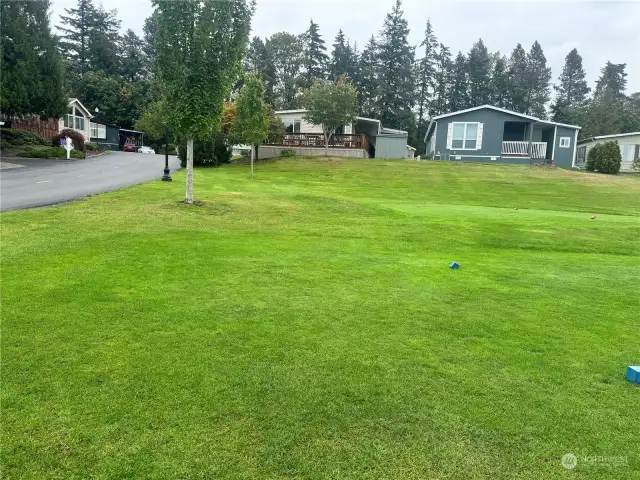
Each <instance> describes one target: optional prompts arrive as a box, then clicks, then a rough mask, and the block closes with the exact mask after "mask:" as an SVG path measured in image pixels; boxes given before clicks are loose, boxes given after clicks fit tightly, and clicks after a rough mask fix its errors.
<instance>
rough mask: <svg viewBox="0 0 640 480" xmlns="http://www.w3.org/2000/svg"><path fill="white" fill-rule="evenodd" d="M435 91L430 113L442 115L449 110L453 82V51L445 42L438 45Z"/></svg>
mask: <svg viewBox="0 0 640 480" xmlns="http://www.w3.org/2000/svg"><path fill="white" fill-rule="evenodd" d="M435 60H436V72H435V91H434V95H433V101H432V102H431V104H430V107H429V115H431V116H434V115H440V114H443V113H446V112H447V109H448V104H447V101H448V95H449V89H450V84H451V70H452V68H451V66H452V65H451V51H450V50H449V47H446V46H445V45H444V44H442V43H441V44H440V45H439V46H438V50H437V52H436V57H435Z"/></svg>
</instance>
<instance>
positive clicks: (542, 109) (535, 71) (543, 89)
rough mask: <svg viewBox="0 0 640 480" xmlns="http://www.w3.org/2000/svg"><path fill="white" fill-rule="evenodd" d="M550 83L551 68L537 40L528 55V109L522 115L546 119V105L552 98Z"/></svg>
mask: <svg viewBox="0 0 640 480" xmlns="http://www.w3.org/2000/svg"><path fill="white" fill-rule="evenodd" d="M550 81H551V68H549V67H547V59H546V57H545V56H544V53H543V52H542V47H541V46H540V44H539V43H538V41H537V40H536V41H535V42H533V45H532V46H531V51H530V52H529V54H528V55H527V76H526V86H527V95H526V106H527V108H526V110H525V111H524V112H522V113H526V114H529V115H533V116H535V117H538V118H546V116H547V109H546V105H547V103H548V102H549V100H550V98H551V93H550V87H549V82H550Z"/></svg>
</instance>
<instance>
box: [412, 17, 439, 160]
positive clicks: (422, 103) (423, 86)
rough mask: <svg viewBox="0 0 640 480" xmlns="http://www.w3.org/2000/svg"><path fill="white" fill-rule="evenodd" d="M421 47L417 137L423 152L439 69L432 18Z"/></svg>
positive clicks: (420, 150)
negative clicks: (430, 106) (427, 120)
mask: <svg viewBox="0 0 640 480" xmlns="http://www.w3.org/2000/svg"><path fill="white" fill-rule="evenodd" d="M420 48H422V49H423V56H422V58H421V59H420V60H418V61H417V62H416V73H415V77H416V80H417V82H416V94H417V108H418V117H417V119H416V123H417V137H418V151H419V153H422V152H423V151H424V139H423V137H424V130H425V128H426V116H427V114H428V110H429V108H428V107H429V103H431V102H432V101H433V97H434V93H435V89H436V69H437V55H438V39H437V38H436V36H435V34H434V33H433V27H432V26H431V19H428V20H427V26H426V27H425V31H424V39H423V40H422V43H420Z"/></svg>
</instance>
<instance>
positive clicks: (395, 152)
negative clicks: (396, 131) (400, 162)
mask: <svg viewBox="0 0 640 480" xmlns="http://www.w3.org/2000/svg"><path fill="white" fill-rule="evenodd" d="M376 158H394V159H395V158H407V136H406V135H378V136H377V137H376Z"/></svg>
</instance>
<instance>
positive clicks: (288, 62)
mask: <svg viewBox="0 0 640 480" xmlns="http://www.w3.org/2000/svg"><path fill="white" fill-rule="evenodd" d="M268 46H269V47H270V48H268V49H267V50H268V51H269V50H270V51H271V54H272V58H273V66H274V70H275V72H276V78H277V83H276V85H275V88H274V93H275V107H276V108H279V109H290V108H297V107H298V99H297V97H298V94H299V92H300V88H299V87H300V74H301V69H302V63H303V61H304V58H303V50H302V42H301V40H300V37H298V36H296V35H291V34H290V33H287V32H279V33H275V34H273V35H272V36H271V38H270V39H269V41H268Z"/></svg>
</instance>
